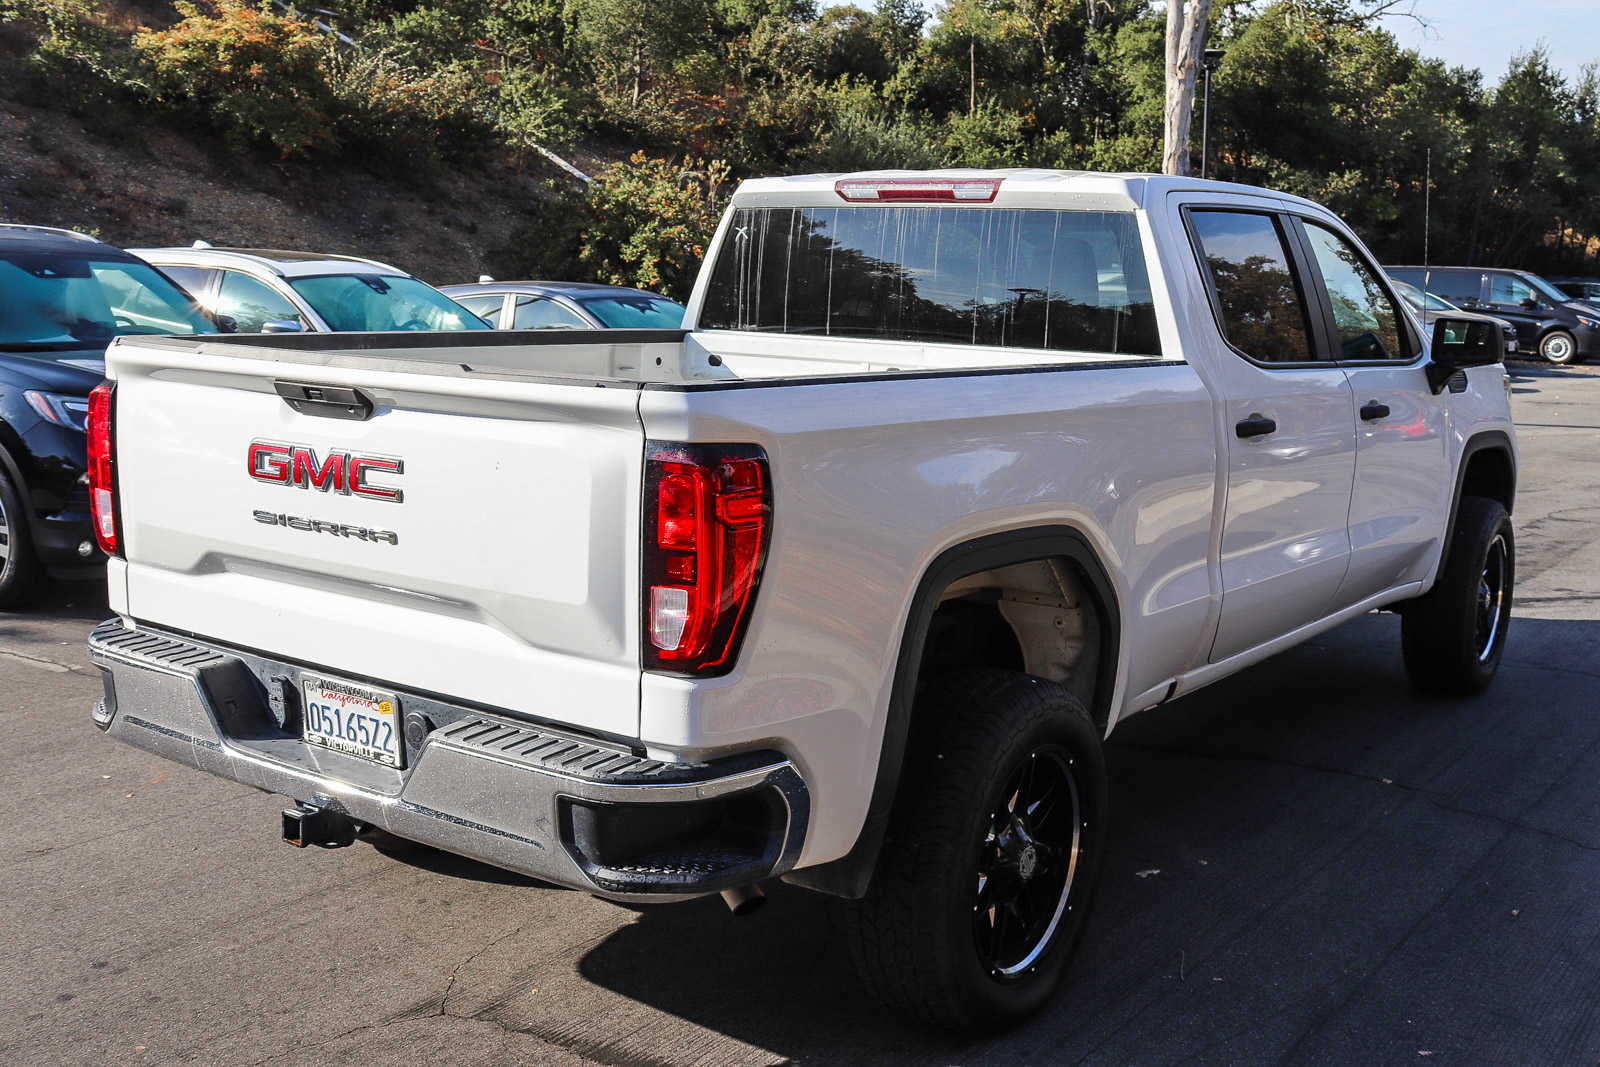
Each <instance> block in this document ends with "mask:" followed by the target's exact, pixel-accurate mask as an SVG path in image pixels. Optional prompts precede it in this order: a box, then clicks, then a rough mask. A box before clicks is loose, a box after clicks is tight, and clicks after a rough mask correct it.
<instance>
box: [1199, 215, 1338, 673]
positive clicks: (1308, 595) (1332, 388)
mask: <svg viewBox="0 0 1600 1067" xmlns="http://www.w3.org/2000/svg"><path fill="white" fill-rule="evenodd" d="M1182 212H1183V215H1184V222H1185V224H1186V225H1187V227H1188V232H1189V236H1190V239H1191V242H1192V244H1193V246H1194V251H1195V254H1196V255H1197V257H1198V260H1199V266H1200V272H1201V275H1202V277H1203V279H1204V282H1205V286H1206V290H1207V296H1208V298H1209V301H1210V303H1211V310H1212V313H1213V315H1214V316H1215V320H1216V325H1217V335H1216V340H1215V341H1214V342H1212V343H1214V344H1216V345H1217V346H1218V347H1219V348H1220V351H1219V352H1217V353H1216V354H1215V355H1214V358H1213V359H1212V360H1211V362H1212V363H1214V364H1215V366H1216V368H1217V371H1218V374H1217V379H1218V381H1217V385H1218V388H1219V390H1220V395H1221V397H1222V400H1221V403H1222V405H1223V407H1224V419H1225V423H1224V430H1225V433H1226V434H1227V445H1228V474H1227V482H1228V486H1227V499H1226V503H1225V506H1224V514H1223V526H1222V559H1221V564H1222V614H1221V619H1220V620H1219V623H1218V626H1217V633H1216V638H1215V641H1214V643H1213V645H1212V649H1211V656H1210V658H1211V660H1212V661H1213V662H1215V661H1218V660H1222V659H1226V658H1227V657H1229V656H1232V655H1234V654H1236V653H1239V652H1243V651H1245V650H1247V649H1250V648H1253V647H1255V646H1256V645H1259V644H1261V643H1263V642H1265V641H1269V640H1271V639H1273V638H1275V637H1279V636H1281V635H1283V634H1285V633H1288V632H1289V631H1291V630H1293V629H1295V628H1296V627H1299V626H1302V625H1305V624H1306V623H1309V622H1312V621H1314V620H1316V619H1319V618H1321V617H1322V616H1323V615H1325V614H1327V613H1328V612H1329V610H1331V607H1332V605H1333V604H1334V602H1335V598H1336V596H1337V594H1338V591H1339V587H1340V585H1341V583H1343V581H1344V577H1345V571H1346V569H1347V568H1348V566H1349V562H1350V537H1349V530H1348V525H1347V519H1348V514H1349V509H1350V494H1351V490H1352V487H1353V485H1354V480H1355V451H1356V434H1355V426H1354V425H1353V421H1354V420H1353V416H1352V410H1353V409H1352V399H1351V396H1352V394H1351V392H1350V386H1349V383H1348V382H1347V381H1346V379H1345V374H1344V371H1343V370H1341V369H1340V368H1339V366H1338V364H1337V363H1336V362H1335V361H1334V360H1333V359H1332V358H1331V353H1330V352H1329V351H1328V350H1327V343H1326V334H1325V331H1323V330H1321V329H1320V328H1318V327H1319V326H1320V319H1313V317H1312V315H1313V309H1314V308H1315V307H1317V305H1315V304H1314V303H1313V302H1312V301H1311V300H1309V299H1308V296H1307V294H1308V291H1309V290H1308V288H1307V284H1306V280H1305V279H1304V278H1303V277H1302V271H1301V268H1300V266H1299V263H1298V261H1299V260H1300V259H1302V258H1303V257H1302V256H1300V255H1299V254H1298V252H1297V249H1298V247H1299V245H1298V241H1299V237H1298V234H1297V231H1295V230H1294V228H1293V224H1292V222H1291V220H1289V219H1287V218H1286V217H1285V216H1282V215H1280V214H1279V213H1278V212H1277V211H1276V210H1275V209H1274V208H1273V207H1271V206H1265V205H1264V206H1261V207H1242V206H1238V204H1237V202H1236V201H1232V200H1230V201H1228V202H1226V203H1223V202H1217V203H1214V204H1213V203H1204V202H1191V203H1189V204H1188V205H1187V206H1186V207H1184V208H1183V209H1182ZM1196 343H1197V344H1203V343H1206V341H1205V340H1203V339H1201V338H1197V339H1196Z"/></svg>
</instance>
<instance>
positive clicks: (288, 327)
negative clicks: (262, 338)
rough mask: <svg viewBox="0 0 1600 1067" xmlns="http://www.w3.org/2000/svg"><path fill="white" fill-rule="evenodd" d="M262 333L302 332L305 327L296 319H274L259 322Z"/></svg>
mask: <svg viewBox="0 0 1600 1067" xmlns="http://www.w3.org/2000/svg"><path fill="white" fill-rule="evenodd" d="M261 332H262V333H304V332H305V327H304V326H303V325H301V323H300V320H298V319H274V320H272V321H269V322H263V323H262V324H261Z"/></svg>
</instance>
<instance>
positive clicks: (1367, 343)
mask: <svg viewBox="0 0 1600 1067" xmlns="http://www.w3.org/2000/svg"><path fill="white" fill-rule="evenodd" d="M1297 225H1298V226H1299V227H1300V231H1301V233H1302V234H1303V236H1304V239H1305V245H1306V247H1307V248H1308V249H1309V250H1310V253H1311V254H1310V256H1309V269H1308V273H1309V274H1311V275H1312V276H1313V277H1315V278H1316V281H1315V283H1314V285H1313V289H1314V292H1313V295H1314V296H1317V297H1319V298H1321V299H1320V300H1317V301H1314V303H1320V304H1321V305H1322V306H1321V311H1322V315H1323V318H1324V322H1325V329H1327V330H1328V331H1329V332H1330V334H1331V336H1332V339H1333V347H1334V348H1335V350H1336V351H1337V352H1338V353H1339V360H1340V363H1341V364H1342V365H1343V366H1344V370H1345V376H1346V377H1347V378H1348V379H1349V381H1350V387H1351V390H1352V392H1353V394H1354V402H1355V411H1354V412H1353V415H1352V420H1351V421H1352V425H1353V427H1354V429H1355V434H1356V479H1355V489H1354V491H1353V492H1352V494H1351V497H1350V569H1349V571H1348V573H1347V574H1346V575H1345V579H1344V582H1343V584H1342V585H1341V586H1340V587H1339V593H1338V597H1337V600H1336V605H1335V606H1336V607H1337V608H1342V607H1348V606H1350V605H1352V604H1356V603H1359V602H1360V601H1362V600H1365V599H1367V598H1368V597H1371V596H1375V595H1377V594H1378V593H1382V592H1384V591H1385V590H1388V589H1392V588H1394V587H1396V586H1399V585H1404V584H1405V583H1407V582H1413V581H1420V580H1421V579H1422V578H1423V577H1424V575H1426V573H1427V571H1428V569H1429V567H1430V566H1431V565H1432V564H1433V562H1434V561H1435V560H1437V559H1438V558H1439V553H1440V551H1441V550H1442V548H1443V536H1444V518H1443V517H1444V516H1445V515H1448V514H1449V512H1450V495H1451V491H1452V489H1453V488H1454V485H1453V483H1452V479H1451V477H1450V473H1451V468H1450V456H1449V452H1448V450H1447V448H1446V441H1445V405H1446V404H1447V403H1448V401H1447V399H1446V398H1447V397H1448V396H1449V393H1445V394H1443V395H1442V396H1435V395H1434V393H1433V390H1431V389H1430V388H1429V387H1428V382H1427V375H1426V373H1425V371H1424V370H1423V359H1422V346H1421V344H1420V343H1419V341H1418V338H1417V337H1416V336H1415V334H1414V333H1413V332H1412V330H1411V329H1409V328H1408V326H1407V323H1406V321H1405V319H1404V318H1403V316H1402V314H1401V311H1400V304H1399V301H1398V300H1396V298H1395V296H1394V294H1393V293H1391V292H1390V291H1389V289H1388V287H1387V286H1386V285H1385V284H1384V282H1383V278H1382V273H1381V272H1380V271H1379V270H1378V269H1377V268H1376V267H1374V266H1373V265H1372V264H1371V263H1370V262H1368V260H1367V259H1366V257H1365V256H1363V255H1362V253H1361V252H1360V251H1359V250H1358V249H1357V248H1356V246H1355V245H1354V244H1353V243H1351V242H1350V241H1349V240H1347V239H1346V238H1345V237H1344V235H1342V234H1340V233H1337V232H1336V231H1334V230H1333V229H1332V228H1330V227H1327V226H1324V225H1322V224H1320V223H1317V222H1312V221H1310V220H1301V221H1298V222H1297Z"/></svg>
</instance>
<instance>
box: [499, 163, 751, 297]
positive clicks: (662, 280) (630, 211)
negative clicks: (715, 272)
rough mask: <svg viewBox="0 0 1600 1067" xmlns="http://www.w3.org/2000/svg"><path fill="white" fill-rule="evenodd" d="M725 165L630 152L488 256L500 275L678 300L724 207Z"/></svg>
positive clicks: (559, 196) (558, 197)
mask: <svg viewBox="0 0 1600 1067" xmlns="http://www.w3.org/2000/svg"><path fill="white" fill-rule="evenodd" d="M728 174H729V171H728V167H727V166H726V165H725V164H723V163H720V162H713V163H705V162H702V161H699V160H692V159H687V158H686V159H684V161H683V162H682V163H681V164H675V163H671V162H669V161H667V160H664V159H650V158H647V157H646V156H645V155H644V153H642V152H637V153H635V154H634V155H633V156H632V157H631V158H630V159H628V160H627V161H626V162H623V163H611V164H608V165H607V166H606V167H604V168H603V169H601V171H600V172H599V173H598V174H597V175H595V178H594V181H593V183H592V184H591V185H589V187H588V188H587V189H585V190H583V191H581V192H557V193H556V194H555V195H554V196H553V197H552V201H551V202H550V203H549V204H547V205H544V208H543V210H541V211H539V213H538V214H536V215H535V216H534V218H533V220H532V221H531V222H530V223H529V224H528V225H527V226H525V227H524V228H523V229H522V230H520V231H519V232H518V233H517V234H516V235H515V236H514V237H513V239H512V242H511V244H510V246H508V247H506V248H503V249H500V250H498V251H497V252H494V253H491V255H490V264H491V267H492V269H493V271H494V273H495V274H497V275H499V276H501V277H516V276H524V277H546V278H565V279H568V280H590V281H600V282H608V283H610V284H612V285H630V286H635V287H637V288H640V289H650V290H653V291H655V292H658V293H664V294H666V295H667V296H670V297H673V298H674V299H677V300H683V299H685V298H687V297H688V295H689V290H690V289H691V288H692V287H693V286H694V279H695V275H696V273H697V272H698V271H699V269H700V261H701V259H703V258H704V256H705V250H706V245H707V244H708V243H709V242H710V240H711V235H712V233H713V232H714V231H715V230H716V227H717V220H718V218H719V216H720V215H721V212H722V206H723V204H724V203H725V202H726V199H727V197H726V194H725V192H724V187H725V185H726V183H727V181H728Z"/></svg>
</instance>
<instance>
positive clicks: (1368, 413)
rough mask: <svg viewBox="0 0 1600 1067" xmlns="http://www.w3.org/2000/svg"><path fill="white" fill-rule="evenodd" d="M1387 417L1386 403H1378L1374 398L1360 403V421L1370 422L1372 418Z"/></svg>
mask: <svg viewBox="0 0 1600 1067" xmlns="http://www.w3.org/2000/svg"><path fill="white" fill-rule="evenodd" d="M1388 417H1389V405H1388V404H1380V403H1378V402H1377V401H1376V400H1369V401H1367V402H1366V403H1365V404H1362V405H1361V421H1362V422H1372V421H1373V420H1374V419H1387V418H1388Z"/></svg>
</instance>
